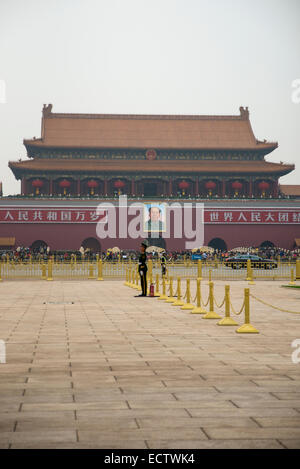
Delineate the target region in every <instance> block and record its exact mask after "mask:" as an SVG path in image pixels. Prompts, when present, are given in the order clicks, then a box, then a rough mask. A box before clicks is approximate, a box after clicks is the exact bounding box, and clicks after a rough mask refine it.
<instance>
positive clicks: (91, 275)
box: [88, 264, 95, 280]
mask: <svg viewBox="0 0 300 469" xmlns="http://www.w3.org/2000/svg"><path fill="white" fill-rule="evenodd" d="M94 278H95V277H94V266H93V264H89V275H88V279H89V280H90V279H94Z"/></svg>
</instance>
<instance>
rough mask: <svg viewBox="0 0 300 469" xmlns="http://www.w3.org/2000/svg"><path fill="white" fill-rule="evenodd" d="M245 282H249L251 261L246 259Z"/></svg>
mask: <svg viewBox="0 0 300 469" xmlns="http://www.w3.org/2000/svg"><path fill="white" fill-rule="evenodd" d="M246 280H247V281H250V280H251V260H250V259H247V277H246Z"/></svg>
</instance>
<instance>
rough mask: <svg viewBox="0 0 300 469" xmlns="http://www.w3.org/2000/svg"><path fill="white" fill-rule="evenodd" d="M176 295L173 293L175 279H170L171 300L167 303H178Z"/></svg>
mask: <svg viewBox="0 0 300 469" xmlns="http://www.w3.org/2000/svg"><path fill="white" fill-rule="evenodd" d="M173 295H174V293H173V277H170V283H169V298H168V299H167V300H166V303H174V301H176V298H174V296H173Z"/></svg>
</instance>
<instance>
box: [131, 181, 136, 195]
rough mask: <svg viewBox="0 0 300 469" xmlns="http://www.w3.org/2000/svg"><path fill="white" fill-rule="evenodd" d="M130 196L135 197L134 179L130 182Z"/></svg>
mask: <svg viewBox="0 0 300 469" xmlns="http://www.w3.org/2000/svg"><path fill="white" fill-rule="evenodd" d="M131 195H135V184H134V179H132V180H131Z"/></svg>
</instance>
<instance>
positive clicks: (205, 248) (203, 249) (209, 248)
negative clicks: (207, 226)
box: [192, 246, 214, 252]
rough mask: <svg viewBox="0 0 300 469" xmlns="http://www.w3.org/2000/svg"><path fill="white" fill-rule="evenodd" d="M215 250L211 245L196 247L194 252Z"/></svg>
mask: <svg viewBox="0 0 300 469" xmlns="http://www.w3.org/2000/svg"><path fill="white" fill-rule="evenodd" d="M197 251H200V252H214V248H211V247H210V246H201V247H199V248H194V249H192V252H197Z"/></svg>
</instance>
